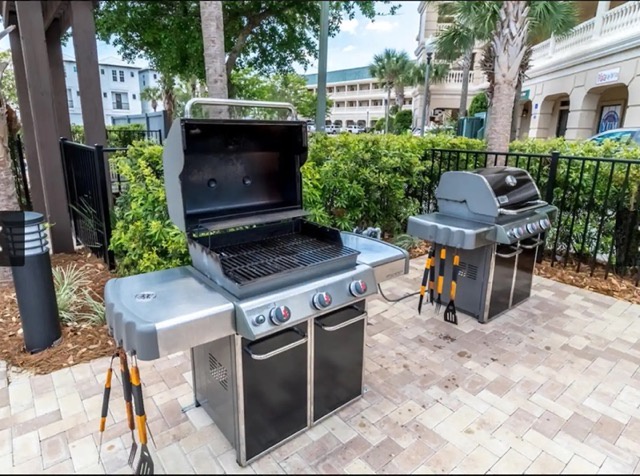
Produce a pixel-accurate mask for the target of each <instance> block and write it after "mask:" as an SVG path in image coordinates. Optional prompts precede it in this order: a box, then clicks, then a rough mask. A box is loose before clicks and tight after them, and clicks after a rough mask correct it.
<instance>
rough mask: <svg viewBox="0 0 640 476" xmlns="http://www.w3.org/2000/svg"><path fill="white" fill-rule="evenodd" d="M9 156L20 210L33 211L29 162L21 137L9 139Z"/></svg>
mask: <svg viewBox="0 0 640 476" xmlns="http://www.w3.org/2000/svg"><path fill="white" fill-rule="evenodd" d="M9 155H10V157H11V172H12V174H13V179H14V183H15V187H16V194H17V195H18V202H19V205H20V209H21V210H22V211H26V210H33V205H32V203H31V194H30V193H29V179H28V175H27V161H26V160H25V158H24V144H23V143H22V138H21V137H20V136H19V135H16V136H15V137H10V138H9Z"/></svg>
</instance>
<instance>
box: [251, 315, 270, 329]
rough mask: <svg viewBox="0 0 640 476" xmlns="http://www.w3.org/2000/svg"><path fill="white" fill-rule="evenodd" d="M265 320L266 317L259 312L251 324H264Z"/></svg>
mask: <svg viewBox="0 0 640 476" xmlns="http://www.w3.org/2000/svg"><path fill="white" fill-rule="evenodd" d="M266 320H267V318H266V317H264V315H262V314H260V315H259V316H256V317H255V318H254V319H253V325H254V326H260V325H262V324H264V323H265V321H266Z"/></svg>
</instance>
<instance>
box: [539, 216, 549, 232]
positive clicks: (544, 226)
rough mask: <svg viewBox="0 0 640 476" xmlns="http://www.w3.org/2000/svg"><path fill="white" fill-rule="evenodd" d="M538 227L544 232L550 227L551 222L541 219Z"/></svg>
mask: <svg viewBox="0 0 640 476" xmlns="http://www.w3.org/2000/svg"><path fill="white" fill-rule="evenodd" d="M539 225H540V228H542V229H543V230H546V229H547V228H549V227H550V226H551V222H550V221H549V219H548V218H543V219H542V220H540V222H539Z"/></svg>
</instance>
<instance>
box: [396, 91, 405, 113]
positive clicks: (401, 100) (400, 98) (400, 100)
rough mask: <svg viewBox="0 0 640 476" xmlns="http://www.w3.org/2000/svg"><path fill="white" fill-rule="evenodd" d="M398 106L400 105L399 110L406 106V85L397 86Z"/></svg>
mask: <svg viewBox="0 0 640 476" xmlns="http://www.w3.org/2000/svg"><path fill="white" fill-rule="evenodd" d="M396 106H398V110H399V111H402V106H404V86H396Z"/></svg>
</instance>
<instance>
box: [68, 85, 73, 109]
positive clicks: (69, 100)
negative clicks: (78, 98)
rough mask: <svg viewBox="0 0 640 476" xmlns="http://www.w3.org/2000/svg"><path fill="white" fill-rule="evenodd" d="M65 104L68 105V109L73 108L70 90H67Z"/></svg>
mask: <svg viewBox="0 0 640 476" xmlns="http://www.w3.org/2000/svg"><path fill="white" fill-rule="evenodd" d="M67 104H68V105H69V108H72V107H73V96H72V94H71V89H67Z"/></svg>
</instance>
